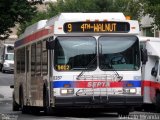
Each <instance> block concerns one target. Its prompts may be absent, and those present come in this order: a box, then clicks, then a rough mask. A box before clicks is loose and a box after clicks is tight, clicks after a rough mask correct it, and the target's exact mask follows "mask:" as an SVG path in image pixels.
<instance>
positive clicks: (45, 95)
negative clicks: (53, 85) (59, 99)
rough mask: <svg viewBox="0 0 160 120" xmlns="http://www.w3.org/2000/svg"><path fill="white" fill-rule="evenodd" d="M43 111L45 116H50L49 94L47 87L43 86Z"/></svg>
mask: <svg viewBox="0 0 160 120" xmlns="http://www.w3.org/2000/svg"><path fill="white" fill-rule="evenodd" d="M43 109H44V113H45V114H47V115H48V114H51V111H52V110H51V107H50V106H49V94H48V90H47V87H46V86H45V85H44V87H43Z"/></svg>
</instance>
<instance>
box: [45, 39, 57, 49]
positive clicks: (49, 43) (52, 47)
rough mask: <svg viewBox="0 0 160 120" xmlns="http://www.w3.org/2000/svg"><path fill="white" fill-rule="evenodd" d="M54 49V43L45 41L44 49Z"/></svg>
mask: <svg viewBox="0 0 160 120" xmlns="http://www.w3.org/2000/svg"><path fill="white" fill-rule="evenodd" d="M54 47H55V41H54V40H52V41H46V48H47V50H53V49H54Z"/></svg>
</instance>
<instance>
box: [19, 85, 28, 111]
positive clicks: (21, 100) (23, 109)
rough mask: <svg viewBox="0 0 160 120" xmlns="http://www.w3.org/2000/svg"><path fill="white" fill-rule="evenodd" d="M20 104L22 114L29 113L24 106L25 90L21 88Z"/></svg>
mask: <svg viewBox="0 0 160 120" xmlns="http://www.w3.org/2000/svg"><path fill="white" fill-rule="evenodd" d="M19 104H20V108H21V111H22V114H25V113H28V111H27V109H26V107H25V106H24V98H23V90H22V87H20V93H19Z"/></svg>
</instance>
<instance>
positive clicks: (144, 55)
mask: <svg viewBox="0 0 160 120" xmlns="http://www.w3.org/2000/svg"><path fill="white" fill-rule="evenodd" d="M141 61H142V64H143V65H144V64H146V62H147V61H148V53H147V49H144V48H143V49H141Z"/></svg>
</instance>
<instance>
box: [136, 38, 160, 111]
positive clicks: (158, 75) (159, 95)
mask: <svg viewBox="0 0 160 120" xmlns="http://www.w3.org/2000/svg"><path fill="white" fill-rule="evenodd" d="M139 39H140V44H141V48H143V49H146V51H147V56H148V58H147V62H146V63H145V64H143V65H142V80H143V82H142V94H143V96H144V108H146V107H147V108H148V107H151V105H154V106H155V107H156V110H157V112H160V65H159V64H160V47H159V46H160V38H155V37H143V36H141V37H139Z"/></svg>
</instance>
